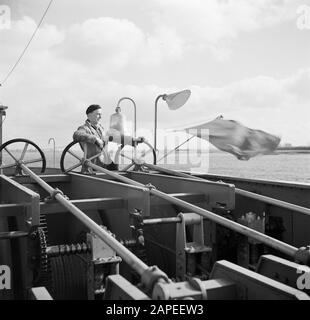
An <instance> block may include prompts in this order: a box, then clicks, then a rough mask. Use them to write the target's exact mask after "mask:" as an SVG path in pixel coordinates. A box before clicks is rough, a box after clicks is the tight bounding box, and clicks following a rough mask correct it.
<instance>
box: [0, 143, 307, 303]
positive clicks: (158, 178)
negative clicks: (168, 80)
mask: <svg viewBox="0 0 310 320" xmlns="http://www.w3.org/2000/svg"><path fill="white" fill-rule="evenodd" d="M21 140H22V141H23V142H24V143H25V147H24V149H23V152H22V155H21V157H20V158H18V159H17V158H16V157H15V156H14V155H13V153H12V152H10V144H11V143H14V142H16V141H15V140H14V141H13V142H12V141H11V142H7V143H5V144H3V145H2V146H1V150H0V151H3V152H4V151H6V152H8V154H9V155H10V156H11V157H12V160H13V163H12V164H11V165H3V166H2V174H1V175H0V197H1V198H0V199H1V204H0V266H1V267H3V268H2V269H1V271H2V273H0V277H1V280H2V284H1V285H2V290H0V298H1V299H105V300H110V299H116V300H118V299H128V300H129V299H135V300H141V299H164V300H169V299H170V300H173V299H197V300H201V299H281V300H286V299H309V292H310V290H309V289H310V271H309V270H310V268H309V266H310V247H309V246H307V244H309V243H310V238H309V237H310V236H309V233H308V231H307V230H309V224H310V217H309V215H310V209H309V207H310V205H309V199H310V197H309V193H310V191H309V190H310V189H309V186H307V185H299V186H296V185H295V186H293V185H288V184H287V185H285V184H284V183H282V184H278V185H277V184H273V185H271V184H270V183H269V184H268V182H264V183H263V182H257V181H256V182H255V181H252V182H251V181H246V180H245V179H239V180H238V179H235V180H234V181H232V180H231V181H229V178H227V177H226V181H225V177H217V176H212V175H190V174H187V173H184V172H180V171H172V170H167V169H163V168H161V167H159V166H156V165H154V164H147V163H143V162H139V163H137V162H135V163H133V164H134V170H130V166H128V167H127V168H125V169H126V170H125V171H118V172H115V171H109V170H106V169H103V168H101V167H98V166H96V165H94V164H93V163H92V162H90V161H89V159H85V158H82V159H78V160H79V161H80V162H79V163H80V165H81V166H83V167H84V168H85V167H89V168H91V169H92V170H93V174H89V172H88V174H83V173H79V172H73V171H70V170H64V171H65V173H63V172H61V171H60V170H58V169H51V168H49V169H45V163H46V161H45V157H44V154H43V152H42V153H41V152H40V155H41V159H38V160H36V161H41V164H42V166H41V168H40V170H38V168H31V167H28V165H29V164H31V163H32V162H35V161H24V160H23V158H24V154H25V153H26V151H27V148H28V146H29V145H31V144H32V145H33V146H35V147H36V148H38V147H37V146H36V145H35V144H34V143H32V142H31V141H29V140H24V139H21ZM66 151H68V150H66ZM77 158H78V157H77ZM62 167H63V164H62ZM131 167H132V166H131ZM63 169H64V168H63ZM237 186H240V187H239V188H237ZM266 193H267V194H266ZM267 195H269V196H267ZM296 226H297V227H298V230H297V231H298V232H297V231H296V230H295V229H294V228H296ZM297 233H298V234H297ZM301 235H302V236H301ZM4 266H6V267H7V268H6V269H5V268H4ZM8 270H9V271H10V272H9V276H10V277H6V276H7V275H8V274H5V272H4V271H8Z"/></svg>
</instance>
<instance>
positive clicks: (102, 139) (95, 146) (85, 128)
mask: <svg viewBox="0 0 310 320" xmlns="http://www.w3.org/2000/svg"><path fill="white" fill-rule="evenodd" d="M86 115H87V120H86V121H85V124H83V125H82V126H80V127H78V129H77V130H76V131H75V132H74V134H73V140H74V141H77V142H79V143H80V146H81V148H82V149H83V150H84V146H86V148H87V152H86V158H87V159H89V158H90V157H92V156H94V155H96V154H99V153H100V152H101V151H102V149H103V148H104V146H106V145H107V143H108V141H113V142H116V143H118V144H121V145H122V146H123V145H124V144H129V145H134V144H135V143H140V142H143V138H142V137H140V138H136V139H133V138H132V137H131V136H124V135H123V134H121V133H120V132H119V131H118V130H117V131H116V129H112V130H111V129H110V130H109V131H108V132H107V133H105V132H104V129H103V127H102V126H101V124H100V123H99V122H100V120H101V117H102V108H101V106H100V105H98V104H92V105H90V106H89V107H88V108H87V110H86ZM105 154H106V156H107V157H108V159H104V156H103V155H100V156H98V157H97V158H95V159H93V160H92V162H93V163H94V164H96V165H98V166H101V167H103V168H106V169H109V170H118V165H117V164H115V163H114V162H113V161H112V160H111V159H110V157H109V154H108V152H106V153H105ZM82 172H88V173H92V169H91V168H84V167H83V168H82Z"/></svg>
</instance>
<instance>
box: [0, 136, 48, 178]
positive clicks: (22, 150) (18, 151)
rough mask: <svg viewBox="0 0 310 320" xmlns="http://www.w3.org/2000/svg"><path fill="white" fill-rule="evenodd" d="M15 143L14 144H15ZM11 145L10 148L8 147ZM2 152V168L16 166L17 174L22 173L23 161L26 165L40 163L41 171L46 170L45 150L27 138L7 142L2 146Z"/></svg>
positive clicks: (0, 166) (0, 168) (0, 149)
mask: <svg viewBox="0 0 310 320" xmlns="http://www.w3.org/2000/svg"><path fill="white" fill-rule="evenodd" d="M13 145H14V146H13ZM9 146H10V148H8V147H9ZM0 153H2V163H0V164H1V165H0V170H1V171H2V170H3V169H9V168H14V167H15V175H22V169H21V166H20V165H21V163H23V164H24V165H28V164H33V163H39V162H41V165H40V166H39V167H38V169H39V170H40V172H41V173H43V172H44V171H45V168H46V159H45V155H44V153H43V151H42V150H41V149H40V148H39V147H38V146H37V145H36V144H35V143H34V142H32V141H30V140H27V139H22V138H20V139H12V140H9V141H7V142H5V143H4V144H3V145H1V147H0Z"/></svg>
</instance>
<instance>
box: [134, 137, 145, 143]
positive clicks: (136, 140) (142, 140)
mask: <svg viewBox="0 0 310 320" xmlns="http://www.w3.org/2000/svg"><path fill="white" fill-rule="evenodd" d="M144 141H145V138H144V137H138V138H133V142H136V143H142V142H144Z"/></svg>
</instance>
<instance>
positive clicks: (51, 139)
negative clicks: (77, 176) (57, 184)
mask: <svg viewBox="0 0 310 320" xmlns="http://www.w3.org/2000/svg"><path fill="white" fill-rule="evenodd" d="M51 141H53V168H55V164H56V146H55V139H54V138H49V140H48V144H50V142H51Z"/></svg>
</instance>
